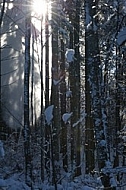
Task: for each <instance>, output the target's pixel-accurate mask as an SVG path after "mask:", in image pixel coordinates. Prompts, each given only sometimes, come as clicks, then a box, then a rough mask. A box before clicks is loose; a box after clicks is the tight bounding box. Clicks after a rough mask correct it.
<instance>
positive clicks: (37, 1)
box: [32, 0, 47, 15]
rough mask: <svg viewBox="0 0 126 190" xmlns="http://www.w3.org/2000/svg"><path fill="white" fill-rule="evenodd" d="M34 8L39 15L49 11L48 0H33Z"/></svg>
mask: <svg viewBox="0 0 126 190" xmlns="http://www.w3.org/2000/svg"><path fill="white" fill-rule="evenodd" d="M32 9H33V11H34V12H35V13H37V14H38V15H44V14H45V13H46V11H47V3H46V0H33V4H32Z"/></svg>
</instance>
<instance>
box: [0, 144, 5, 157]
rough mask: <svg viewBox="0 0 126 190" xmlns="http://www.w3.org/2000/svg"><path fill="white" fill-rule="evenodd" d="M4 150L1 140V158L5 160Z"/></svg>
mask: <svg viewBox="0 0 126 190" xmlns="http://www.w3.org/2000/svg"><path fill="white" fill-rule="evenodd" d="M4 155H5V153H4V148H3V143H2V141H1V140H0V158H4Z"/></svg>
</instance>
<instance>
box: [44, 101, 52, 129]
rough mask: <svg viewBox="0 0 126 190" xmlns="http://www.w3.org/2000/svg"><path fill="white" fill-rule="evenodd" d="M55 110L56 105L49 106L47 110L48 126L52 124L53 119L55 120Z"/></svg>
mask: <svg viewBox="0 0 126 190" xmlns="http://www.w3.org/2000/svg"><path fill="white" fill-rule="evenodd" d="M53 109H54V105H51V106H48V107H47V108H46V109H45V119H46V122H47V124H48V125H50V124H51V122H52V119H53Z"/></svg>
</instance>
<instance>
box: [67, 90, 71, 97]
mask: <svg viewBox="0 0 126 190" xmlns="http://www.w3.org/2000/svg"><path fill="white" fill-rule="evenodd" d="M71 96H72V91H71V90H68V91H67V92H66V97H67V98H70V97H71Z"/></svg>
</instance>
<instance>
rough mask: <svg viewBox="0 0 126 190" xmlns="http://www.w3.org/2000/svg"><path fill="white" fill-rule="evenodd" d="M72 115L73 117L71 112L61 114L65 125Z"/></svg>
mask: <svg viewBox="0 0 126 190" xmlns="http://www.w3.org/2000/svg"><path fill="white" fill-rule="evenodd" d="M72 115H73V112H71V113H64V114H63V116H62V120H63V121H64V123H65V124H66V123H67V122H68V121H69V119H70V118H71V116H72Z"/></svg>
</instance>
